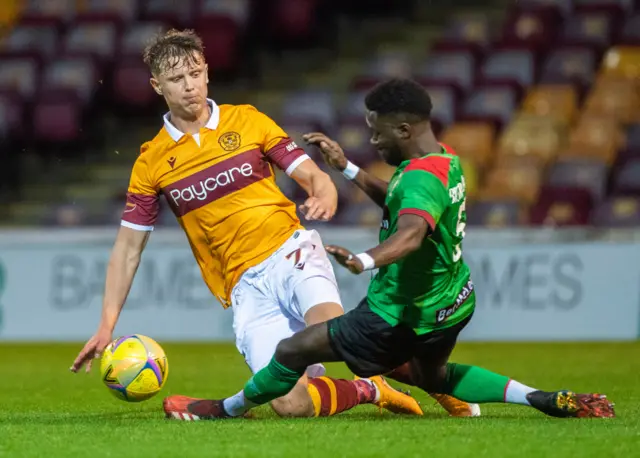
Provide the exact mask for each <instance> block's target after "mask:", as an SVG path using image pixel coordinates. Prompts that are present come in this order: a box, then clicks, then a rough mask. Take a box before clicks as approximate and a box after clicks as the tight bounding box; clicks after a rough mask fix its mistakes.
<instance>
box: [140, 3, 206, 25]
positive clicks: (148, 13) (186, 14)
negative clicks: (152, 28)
mask: <svg viewBox="0 0 640 458" xmlns="http://www.w3.org/2000/svg"><path fill="white" fill-rule="evenodd" d="M141 16H142V19H144V20H147V21H156V22H161V23H163V24H170V25H171V26H172V27H179V28H185V27H192V26H193V22H194V17H195V8H194V3H193V2H191V1H175V0H144V1H143V2H142V11H141Z"/></svg>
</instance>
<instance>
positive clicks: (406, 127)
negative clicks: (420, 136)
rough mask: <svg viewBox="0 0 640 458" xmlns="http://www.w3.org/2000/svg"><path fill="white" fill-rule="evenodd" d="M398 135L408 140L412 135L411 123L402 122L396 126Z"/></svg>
mask: <svg viewBox="0 0 640 458" xmlns="http://www.w3.org/2000/svg"><path fill="white" fill-rule="evenodd" d="M396 132H397V134H398V137H399V138H401V139H402V140H408V139H409V138H410V137H411V124H409V123H406V122H402V123H400V124H398V125H397V126H396Z"/></svg>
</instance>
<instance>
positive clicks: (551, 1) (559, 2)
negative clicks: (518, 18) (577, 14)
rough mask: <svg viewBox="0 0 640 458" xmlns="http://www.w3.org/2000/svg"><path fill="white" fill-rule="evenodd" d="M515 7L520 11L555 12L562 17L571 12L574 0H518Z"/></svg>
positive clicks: (555, 14)
mask: <svg viewBox="0 0 640 458" xmlns="http://www.w3.org/2000/svg"><path fill="white" fill-rule="evenodd" d="M515 8H516V9H517V10H518V11H536V12H543V13H553V14H554V16H556V17H558V18H560V17H563V16H567V15H569V14H570V13H571V11H572V10H573V0H518V2H517V3H516V4H515Z"/></svg>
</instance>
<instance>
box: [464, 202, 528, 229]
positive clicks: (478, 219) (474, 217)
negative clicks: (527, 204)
mask: <svg viewBox="0 0 640 458" xmlns="http://www.w3.org/2000/svg"><path fill="white" fill-rule="evenodd" d="M524 220H525V215H524V212H523V210H522V206H521V205H520V204H519V203H518V201H517V200H481V201H478V202H474V203H473V204H472V205H469V206H468V207H467V224H468V225H469V226H483V227H490V228H502V227H514V226H520V225H522V224H523V223H524Z"/></svg>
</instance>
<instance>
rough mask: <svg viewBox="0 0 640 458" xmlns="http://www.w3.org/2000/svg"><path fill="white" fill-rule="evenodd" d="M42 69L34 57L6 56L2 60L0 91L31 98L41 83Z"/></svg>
mask: <svg viewBox="0 0 640 458" xmlns="http://www.w3.org/2000/svg"><path fill="white" fill-rule="evenodd" d="M39 71H40V69H39V66H38V62H37V60H36V59H34V58H4V59H2V60H1V61H0V92H11V93H13V94H14V95H15V96H19V97H21V98H22V99H24V100H31V99H32V98H33V97H34V96H35V94H36V90H37V88H38V85H39V78H40V72H39Z"/></svg>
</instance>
